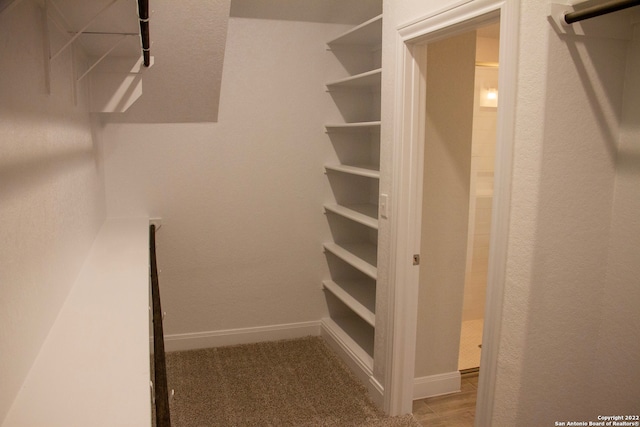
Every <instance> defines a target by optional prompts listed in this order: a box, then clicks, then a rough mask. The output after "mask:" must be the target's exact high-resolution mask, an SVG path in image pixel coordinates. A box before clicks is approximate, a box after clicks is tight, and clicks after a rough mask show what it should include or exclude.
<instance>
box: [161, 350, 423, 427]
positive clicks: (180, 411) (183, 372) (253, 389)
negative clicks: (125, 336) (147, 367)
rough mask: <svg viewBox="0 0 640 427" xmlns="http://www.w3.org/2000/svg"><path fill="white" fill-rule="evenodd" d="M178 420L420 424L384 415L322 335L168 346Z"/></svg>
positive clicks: (186, 423)
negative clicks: (186, 347) (207, 346)
mask: <svg viewBox="0 0 640 427" xmlns="http://www.w3.org/2000/svg"><path fill="white" fill-rule="evenodd" d="M167 376H168V383H169V389H174V390H175V396H174V397H173V399H172V401H171V403H170V407H171V421H172V426H174V427H227V426H229V427H232V426H242V427H244V426H277V427H280V426H309V427H311V426H338V427H343V426H363V427H364V426H371V427H386V426H389V427H419V426H420V424H419V423H418V422H417V421H416V420H415V419H414V418H413V416H411V415H407V416H404V417H386V416H385V415H384V413H382V412H381V411H380V410H379V409H378V408H377V407H376V406H375V405H374V404H373V402H372V401H371V400H370V399H369V398H368V396H367V392H366V390H365V388H364V387H363V386H362V385H361V384H360V382H359V381H358V380H357V379H356V378H355V377H354V376H353V374H352V373H351V372H350V371H349V370H348V369H347V368H346V366H345V365H344V364H343V363H342V362H341V361H340V360H339V359H338V357H337V356H336V355H335V354H334V353H333V352H332V351H331V349H329V348H328V347H327V345H326V344H325V342H324V340H323V339H322V338H320V337H308V338H303V339H296V340H286V341H276V342H267V343H258V344H248V345H238V346H230V347H219V348H211V349H203V350H192V351H184V352H172V353H167Z"/></svg>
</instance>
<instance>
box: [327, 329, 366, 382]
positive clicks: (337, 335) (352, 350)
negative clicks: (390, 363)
mask: <svg viewBox="0 0 640 427" xmlns="http://www.w3.org/2000/svg"><path fill="white" fill-rule="evenodd" d="M341 321H344V319H341ZM322 328H323V329H324V330H325V331H327V332H328V333H329V335H330V336H331V338H332V339H333V340H334V341H335V342H336V343H337V344H338V345H339V346H340V347H341V349H342V351H344V352H345V353H346V354H347V355H348V356H349V357H350V358H351V359H352V360H353V361H354V362H356V363H357V364H358V365H360V366H362V368H364V371H365V372H366V373H367V374H369V375H371V374H372V373H373V357H371V355H369V353H367V351H366V350H364V349H363V348H362V346H360V344H358V341H357V340H359V339H366V338H365V337H356V339H354V338H352V337H351V336H350V335H349V334H348V333H347V332H345V331H344V329H342V328H341V327H340V325H338V324H337V323H336V321H335V320H333V319H331V318H330V317H325V318H324V319H322ZM351 329H353V330H357V328H351Z"/></svg>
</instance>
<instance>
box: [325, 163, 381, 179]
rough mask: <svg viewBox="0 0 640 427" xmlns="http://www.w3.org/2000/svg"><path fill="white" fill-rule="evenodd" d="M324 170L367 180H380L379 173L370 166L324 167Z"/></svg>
mask: <svg viewBox="0 0 640 427" xmlns="http://www.w3.org/2000/svg"><path fill="white" fill-rule="evenodd" d="M325 169H326V170H332V171H336V172H342V173H349V174H352V175H358V176H364V177H367V178H374V179H380V171H379V170H378V169H377V168H376V167H375V166H371V165H357V166H355V165H353V166H351V165H325Z"/></svg>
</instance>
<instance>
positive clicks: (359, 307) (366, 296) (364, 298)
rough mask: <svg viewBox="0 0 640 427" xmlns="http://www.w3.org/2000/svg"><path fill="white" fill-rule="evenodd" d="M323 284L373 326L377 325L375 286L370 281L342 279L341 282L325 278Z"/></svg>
mask: <svg viewBox="0 0 640 427" xmlns="http://www.w3.org/2000/svg"><path fill="white" fill-rule="evenodd" d="M322 285H323V286H324V287H325V289H327V290H328V291H330V292H331V293H332V294H333V295H335V296H336V298H338V299H339V300H340V301H342V302H343V303H344V304H345V305H346V306H347V307H349V308H350V309H351V310H353V312H354V313H356V314H357V315H358V316H360V317H361V318H362V320H364V321H365V322H367V323H368V324H370V325H371V326H375V324H376V315H375V314H374V310H375V304H376V295H375V286H374V288H373V289H371V288H370V285H371V284H370V283H366V282H364V281H353V280H351V281H350V280H340V281H339V283H338V282H336V281H334V280H325V281H323V282H322Z"/></svg>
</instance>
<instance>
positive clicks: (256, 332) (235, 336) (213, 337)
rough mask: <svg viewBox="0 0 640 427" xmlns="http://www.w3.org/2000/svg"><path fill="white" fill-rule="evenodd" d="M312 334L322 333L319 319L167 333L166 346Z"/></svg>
mask: <svg viewBox="0 0 640 427" xmlns="http://www.w3.org/2000/svg"><path fill="white" fill-rule="evenodd" d="M310 335H313V336H318V335H320V322H319V321H314V322H300V323H288V324H284V325H270V326H258V327H255V328H239V329H226V330H221V331H207V332H195V333H188V334H174V335H165V337H164V347H165V350H166V351H183V350H196V349H199V348H212V347H222V346H226V345H237V344H251V343H255V342H265V341H278V340H284V339H293V338H303V337H308V336H310Z"/></svg>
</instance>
